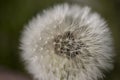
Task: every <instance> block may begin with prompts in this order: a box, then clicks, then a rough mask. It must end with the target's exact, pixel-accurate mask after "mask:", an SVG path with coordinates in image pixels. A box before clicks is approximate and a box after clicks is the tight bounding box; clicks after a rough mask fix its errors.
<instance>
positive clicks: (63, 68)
mask: <svg viewBox="0 0 120 80" xmlns="http://www.w3.org/2000/svg"><path fill="white" fill-rule="evenodd" d="M25 27H26V29H25V30H24V31H23V35H22V39H21V47H20V48H21V49H22V53H21V55H22V58H23V59H24V61H25V65H26V69H27V70H28V71H29V73H31V74H32V75H33V77H34V79H38V80H98V79H99V78H103V77H104V74H103V71H109V70H111V69H112V68H113V65H112V62H113V60H112V57H113V49H112V39H111V32H110V31H109V29H108V27H107V24H106V22H105V21H104V20H103V19H102V18H101V17H100V15H99V14H98V13H92V12H91V9H90V8H89V7H80V6H78V5H69V4H62V5H57V6H54V7H53V8H50V9H47V10H45V11H44V12H43V13H42V14H38V15H37V16H36V17H35V18H33V20H32V21H30V22H29V24H28V25H27V26H25ZM65 31H72V32H74V34H75V36H76V38H77V39H80V40H81V41H82V42H83V43H84V44H86V45H87V46H88V47H87V48H85V49H84V48H81V52H82V54H81V55H79V56H76V58H75V59H74V60H72V59H71V60H69V59H67V58H64V57H61V56H59V55H56V54H55V52H54V47H53V44H54V42H53V38H54V37H55V36H56V35H59V34H63V33H64V32H65ZM86 49H87V51H86ZM88 51H89V52H88ZM88 55H91V56H88ZM83 66H84V68H83Z"/></svg>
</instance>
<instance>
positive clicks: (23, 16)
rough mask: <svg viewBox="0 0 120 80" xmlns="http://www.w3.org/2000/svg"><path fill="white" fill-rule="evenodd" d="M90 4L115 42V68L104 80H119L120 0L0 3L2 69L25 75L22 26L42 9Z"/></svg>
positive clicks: (7, 0) (6, 0)
mask: <svg viewBox="0 0 120 80" xmlns="http://www.w3.org/2000/svg"><path fill="white" fill-rule="evenodd" d="M63 2H68V3H76V2H77V3H78V4H82V5H88V6H90V7H92V9H93V10H95V11H97V12H98V13H100V14H101V15H102V16H103V17H104V18H105V19H106V20H107V22H108V24H109V27H110V29H111V31H112V33H113V39H114V42H115V54H116V55H117V56H116V57H115V63H114V65H115V68H114V70H113V71H112V72H110V73H109V74H107V76H106V78H105V80H120V28H119V27H120V1H119V0H0V67H5V68H8V69H11V70H15V71H19V72H22V73H23V74H26V71H25V69H24V65H23V63H22V61H21V60H20V57H19V55H20V50H19V45H20V41H19V39H20V35H21V31H22V30H23V26H24V25H25V24H27V23H28V21H29V20H30V19H32V17H34V16H35V15H36V14H37V13H38V12H42V10H43V9H46V8H48V7H51V6H53V5H55V4H58V3H63Z"/></svg>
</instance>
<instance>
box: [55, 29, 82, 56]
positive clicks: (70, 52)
mask: <svg viewBox="0 0 120 80" xmlns="http://www.w3.org/2000/svg"><path fill="white" fill-rule="evenodd" d="M54 43H55V44H54V51H55V54H58V55H60V56H63V57H67V58H74V57H75V56H76V55H78V54H80V53H81V52H80V49H81V47H82V45H83V44H82V43H81V42H80V41H76V39H75V37H74V35H73V33H72V32H70V31H67V32H65V33H64V34H61V35H57V36H56V37H55V38H54Z"/></svg>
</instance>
